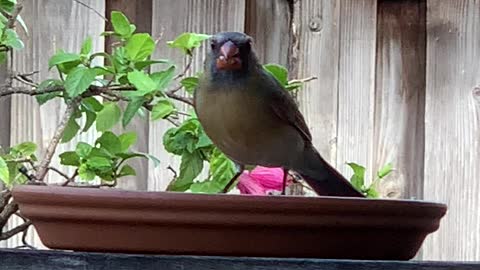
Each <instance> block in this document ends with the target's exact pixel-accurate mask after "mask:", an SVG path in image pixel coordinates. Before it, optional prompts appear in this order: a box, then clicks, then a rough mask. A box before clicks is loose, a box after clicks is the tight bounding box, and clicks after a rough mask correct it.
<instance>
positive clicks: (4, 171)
mask: <svg viewBox="0 0 480 270" xmlns="http://www.w3.org/2000/svg"><path fill="white" fill-rule="evenodd" d="M0 180H2V181H3V182H4V183H5V184H9V182H10V181H9V180H10V172H9V171H8V166H7V163H6V162H5V160H4V159H3V158H2V157H0Z"/></svg>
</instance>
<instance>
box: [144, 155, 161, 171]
mask: <svg viewBox="0 0 480 270" xmlns="http://www.w3.org/2000/svg"><path fill="white" fill-rule="evenodd" d="M145 156H146V157H147V158H148V159H150V160H151V161H152V162H153V167H154V168H157V167H158V166H160V164H161V163H162V162H161V161H160V159H158V158H157V157H155V156H153V155H150V154H145Z"/></svg>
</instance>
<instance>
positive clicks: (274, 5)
mask: <svg viewBox="0 0 480 270" xmlns="http://www.w3.org/2000/svg"><path fill="white" fill-rule="evenodd" d="M290 21H291V12H290V7H289V3H288V1H285V0H265V1H255V0H246V9H245V33H247V34H248V35H250V36H252V37H253V39H254V41H255V51H256V53H257V55H258V58H259V60H260V61H261V63H264V64H266V63H276V64H280V65H283V66H286V67H287V68H288V51H289V44H290Z"/></svg>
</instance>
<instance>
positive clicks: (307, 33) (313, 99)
mask: <svg viewBox="0 0 480 270" xmlns="http://www.w3.org/2000/svg"><path fill="white" fill-rule="evenodd" d="M339 7H340V5H339V3H338V2H337V1H329V0H322V1H317V0H308V1H296V2H294V4H293V8H292V9H293V23H292V26H291V27H292V43H293V44H292V45H291V51H290V56H291V57H290V63H289V66H290V70H291V72H292V73H293V74H292V75H291V76H292V77H295V78H304V77H309V76H316V77H318V79H317V80H314V81H311V82H308V83H306V84H305V87H304V88H303V89H302V90H300V92H299V95H298V99H299V106H300V109H301V111H302V113H303V114H304V116H305V120H306V121H307V124H308V126H309V128H310V130H311V133H312V137H313V144H314V145H315V147H317V149H318V150H319V152H320V154H321V155H322V156H323V157H324V158H325V159H326V160H328V161H330V162H331V164H332V165H334V166H335V153H336V143H335V141H336V135H337V110H338V107H337V105H338V103H337V97H338V92H337V85H338V69H339V67H338V65H339V63H338V54H339V27H338V25H339V21H338V20H339V17H340V9H339Z"/></svg>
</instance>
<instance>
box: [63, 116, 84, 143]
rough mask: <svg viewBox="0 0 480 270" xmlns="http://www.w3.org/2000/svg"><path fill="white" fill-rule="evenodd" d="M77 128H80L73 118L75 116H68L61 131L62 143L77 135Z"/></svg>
mask: <svg viewBox="0 0 480 270" xmlns="http://www.w3.org/2000/svg"><path fill="white" fill-rule="evenodd" d="M79 130H80V126H79V125H78V123H77V121H76V120H75V117H74V116H72V117H70V119H69V120H68V123H67V127H66V128H65V131H64V132H63V137H62V143H66V142H69V141H71V140H72V139H73V138H74V137H75V135H77V133H78V131H79Z"/></svg>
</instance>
